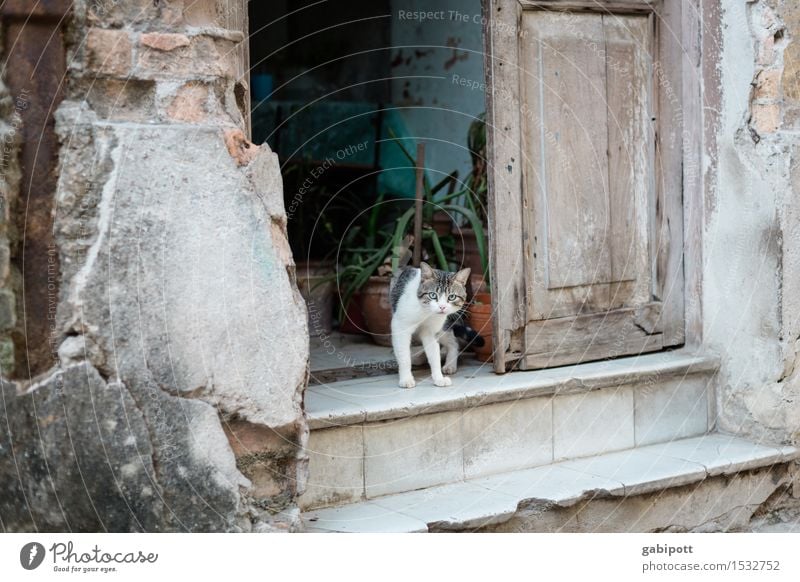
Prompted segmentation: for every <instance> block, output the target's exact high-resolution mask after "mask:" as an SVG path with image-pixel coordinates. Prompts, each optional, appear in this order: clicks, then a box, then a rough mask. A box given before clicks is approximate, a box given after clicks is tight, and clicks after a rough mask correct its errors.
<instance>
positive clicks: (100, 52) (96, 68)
mask: <svg viewBox="0 0 800 582" xmlns="http://www.w3.org/2000/svg"><path fill="white" fill-rule="evenodd" d="M86 52H87V58H88V64H89V68H90V69H92V72H94V73H99V74H101V75H113V76H119V77H125V76H127V75H128V74H129V73H130V69H131V61H132V49H131V39H130V36H129V35H128V33H127V31H124V30H105V29H102V28H90V29H89V33H88V34H87V38H86Z"/></svg>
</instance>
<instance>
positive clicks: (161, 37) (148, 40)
mask: <svg viewBox="0 0 800 582" xmlns="http://www.w3.org/2000/svg"><path fill="white" fill-rule="evenodd" d="M140 42H141V44H142V45H144V46H146V47H149V48H152V49H156V50H159V51H172V50H175V49H176V48H178V47H181V46H189V37H188V36H186V35H185V34H174V33H170V32H148V33H145V34H143V35H142V37H141V39H140Z"/></svg>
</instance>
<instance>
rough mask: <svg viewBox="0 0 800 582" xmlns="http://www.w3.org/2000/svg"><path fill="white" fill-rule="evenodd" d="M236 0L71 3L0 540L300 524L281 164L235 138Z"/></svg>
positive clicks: (6, 444) (300, 327)
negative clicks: (38, 357) (45, 351)
mask: <svg viewBox="0 0 800 582" xmlns="http://www.w3.org/2000/svg"><path fill="white" fill-rule="evenodd" d="M235 4H236V3H232V2H227V1H225V0H218V1H217V2H215V1H213V0H207V1H192V2H188V1H186V2H184V1H183V0H174V1H162V2H158V3H153V2H152V1H151V0H137V1H133V2H121V3H120V2H111V1H109V2H102V1H100V2H85V1H78V2H75V4H74V5H73V11H72V14H71V23H70V25H69V30H68V45H67V48H68V67H69V68H68V74H67V87H68V88H67V91H66V98H65V101H64V102H63V103H62V105H61V106H60V107H59V109H58V111H57V113H56V130H57V132H58V136H59V139H60V142H61V150H60V157H59V177H58V187H57V191H56V192H55V233H54V234H55V240H56V247H57V251H58V255H59V260H60V269H61V286H60V289H59V296H58V308H57V312H56V317H55V322H54V331H53V335H54V345H56V346H57V353H54V354H53V365H52V368H51V369H50V370H49V371H48V372H47V373H45V374H43V375H41V376H39V377H38V378H35V379H33V381H30V382H21V381H18V382H5V383H4V384H3V386H2V398H3V400H2V407H1V408H0V412H1V413H2V416H3V417H4V418H0V426H2V428H0V476H2V479H3V482H4V488H3V491H2V493H0V525H1V526H2V527H3V529H5V530H7V531H19V530H29V531H30V530H39V531H48V530H50V531H53V530H55V531H61V530H72V531H103V530H108V531H228V530H244V531H272V530H291V529H293V528H296V527H297V525H298V510H297V508H296V503H295V500H296V498H297V496H298V495H299V494H300V493H301V492H302V489H303V487H304V483H305V472H306V459H305V458H304V453H303V452H302V447H303V446H304V444H305V440H306V438H307V428H306V425H305V421H304V418H303V413H302V392H303V389H304V387H305V385H306V381H307V373H308V372H307V368H308V339H307V331H306V329H305V328H304V326H305V322H306V314H305V305H304V303H303V301H302V298H301V297H300V295H299V292H298V291H297V289H296V285H295V281H294V264H293V261H292V257H291V253H290V251H289V250H288V244H287V241H286V216H285V212H284V208H283V194H282V182H281V177H280V171H279V167H278V162H277V157H276V156H275V154H273V153H272V152H270V151H269V149H268V148H267V146H261V147H259V146H255V145H253V144H251V143H249V142H248V141H247V140H246V138H245V134H244V132H243V129H244V123H245V122H244V119H245V115H243V113H242V111H241V110H240V107H239V104H237V101H236V97H235V93H236V87H237V83H241V79H239V78H237V71H238V70H239V67H240V65H241V63H240V62H239V61H237V59H239V58H240V51H239V48H238V45H239V43H240V42H242V41H243V40H244V39H245V35H244V34H243V33H242V31H241V30H239V29H236V28H235V25H236V24H237V23H236V22H232V12H231V6H233V5H235ZM240 4H241V6H240V7H241V8H243V7H244V3H240ZM238 22H239V24H241V22H242V21H241V20H239V21H238ZM231 143H234V144H235V148H233V149H232V148H231ZM6 483H10V485H9V486H8V487H5V484H6Z"/></svg>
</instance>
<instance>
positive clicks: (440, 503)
mask: <svg viewBox="0 0 800 582" xmlns="http://www.w3.org/2000/svg"><path fill="white" fill-rule="evenodd" d="M372 502H373V503H374V504H375V505H380V506H381V507H385V508H387V509H391V510H393V511H396V512H398V513H402V514H403V515H408V516H409V517H413V518H415V519H419V520H420V521H424V522H425V523H427V524H428V526H429V527H435V528H436V529H469V528H476V527H482V526H487V525H491V524H493V523H499V522H501V521H504V520H506V519H508V518H509V517H511V516H512V515H513V514H514V512H515V511H516V510H517V500H516V499H514V498H513V497H510V496H508V495H504V494H502V493H499V492H497V491H491V490H489V489H486V488H484V487H478V486H476V485H471V484H470V483H451V484H449V485H441V486H439V487H430V488H428V489H423V490H421V491H411V492H408V493H400V494H398V495H390V496H388V497H379V498H377V499H374V500H373V501H372Z"/></svg>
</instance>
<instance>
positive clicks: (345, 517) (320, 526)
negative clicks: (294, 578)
mask: <svg viewBox="0 0 800 582" xmlns="http://www.w3.org/2000/svg"><path fill="white" fill-rule="evenodd" d="M303 524H304V525H305V527H306V529H307V530H308V531H332V532H343V533H391V532H397V533H411V532H427V531H428V527H427V526H426V525H425V523H424V522H422V521H420V520H418V519H414V518H413V517H409V516H407V515H401V514H399V513H397V512H394V511H392V510H390V509H386V508H385V507H381V506H379V505H375V504H374V503H369V502H364V503H354V504H352V505H343V506H342V507H332V508H329V509H318V510H316V511H311V512H308V513H304V514H303Z"/></svg>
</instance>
